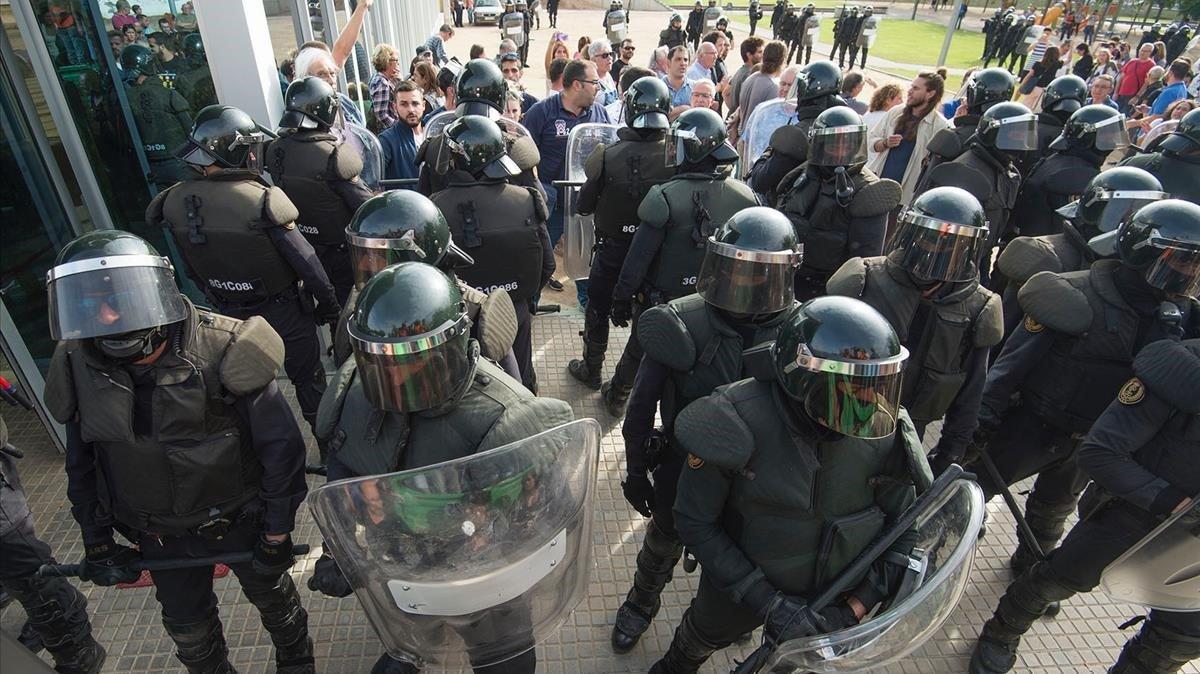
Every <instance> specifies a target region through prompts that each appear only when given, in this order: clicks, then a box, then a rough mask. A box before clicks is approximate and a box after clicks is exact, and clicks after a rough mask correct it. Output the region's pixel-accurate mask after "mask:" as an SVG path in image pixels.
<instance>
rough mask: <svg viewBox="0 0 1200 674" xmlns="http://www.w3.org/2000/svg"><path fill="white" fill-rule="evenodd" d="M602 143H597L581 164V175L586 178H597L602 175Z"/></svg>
mask: <svg viewBox="0 0 1200 674" xmlns="http://www.w3.org/2000/svg"><path fill="white" fill-rule="evenodd" d="M604 147H605V146H604V145H597V146H596V149H595V150H592V153H591V154H589V155H588V158H587V161H586V162H584V164H583V175H584V177H586V178H587V179H588V180H599V179H600V178H601V177H603V176H604Z"/></svg>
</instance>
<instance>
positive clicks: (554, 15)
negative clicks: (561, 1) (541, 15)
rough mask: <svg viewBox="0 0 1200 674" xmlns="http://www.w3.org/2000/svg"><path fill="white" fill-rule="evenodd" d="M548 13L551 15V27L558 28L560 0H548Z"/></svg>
mask: <svg viewBox="0 0 1200 674" xmlns="http://www.w3.org/2000/svg"><path fill="white" fill-rule="evenodd" d="M546 15H547V16H549V17H550V27H551V28H558V0H546Z"/></svg>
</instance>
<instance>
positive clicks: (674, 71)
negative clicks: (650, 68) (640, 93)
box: [662, 46, 692, 120]
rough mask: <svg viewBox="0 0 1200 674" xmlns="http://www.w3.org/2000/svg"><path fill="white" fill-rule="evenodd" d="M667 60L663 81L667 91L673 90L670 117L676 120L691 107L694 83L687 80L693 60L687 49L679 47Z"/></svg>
mask: <svg viewBox="0 0 1200 674" xmlns="http://www.w3.org/2000/svg"><path fill="white" fill-rule="evenodd" d="M667 60H668V62H669V65H668V66H667V74H666V75H663V78H662V81H663V82H666V83H667V89H670V90H671V114H670V115H668V116H669V117H670V118H671V119H672V120H674V119H675V118H676V117H678V116H679V113H681V112H683V111H684V110H687V109H688V108H689V107H691V102H692V82H691V80H689V79H688V78H687V71H688V64H689V63H690V62H691V59H690V58H689V57H688V50H687V47H684V46H679V47H675V48H674V49H672V50H671V51H670V53H668V55H667Z"/></svg>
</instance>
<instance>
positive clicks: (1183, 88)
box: [1150, 60, 1189, 118]
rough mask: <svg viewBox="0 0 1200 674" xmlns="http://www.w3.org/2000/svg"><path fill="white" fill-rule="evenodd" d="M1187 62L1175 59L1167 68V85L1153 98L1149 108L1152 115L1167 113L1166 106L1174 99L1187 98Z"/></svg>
mask: <svg viewBox="0 0 1200 674" xmlns="http://www.w3.org/2000/svg"><path fill="white" fill-rule="evenodd" d="M1188 69H1189V66H1188V62H1187V61H1184V60H1176V61H1175V62H1174V63H1172V64H1171V67H1170V68H1168V69H1167V76H1166V79H1167V86H1165V87H1163V90H1162V91H1160V92H1159V94H1158V98H1156V99H1154V106H1153V107H1151V108H1150V115H1151V116H1152V117H1159V118H1161V117H1162V116H1163V115H1165V114H1166V113H1167V108H1169V107H1171V104H1172V103H1174V102H1175V101H1178V100H1181V99H1184V98H1187V95H1188V92H1187V82H1186V81H1185V80H1187V76H1188Z"/></svg>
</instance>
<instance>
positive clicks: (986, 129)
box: [974, 103, 1037, 152]
mask: <svg viewBox="0 0 1200 674" xmlns="http://www.w3.org/2000/svg"><path fill="white" fill-rule="evenodd" d="M974 137H975V139H976V140H977V141H978V142H979V144H980V145H982V146H983V147H986V148H991V149H994V150H999V151H1001V152H1028V151H1029V150H1036V149H1037V115H1035V114H1033V113H1032V112H1030V111H1029V108H1027V107H1025V105H1024V104H1022V103H997V104H995V105H993V106H992V107H990V108H988V109H987V111H986V112H984V113H983V115H981V116H980V117H979V125H978V126H976V127H975V136H974Z"/></svg>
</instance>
